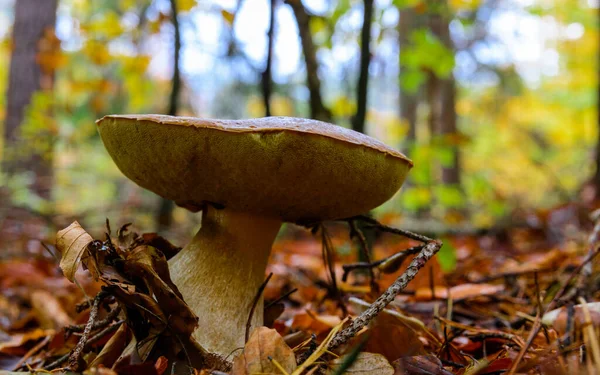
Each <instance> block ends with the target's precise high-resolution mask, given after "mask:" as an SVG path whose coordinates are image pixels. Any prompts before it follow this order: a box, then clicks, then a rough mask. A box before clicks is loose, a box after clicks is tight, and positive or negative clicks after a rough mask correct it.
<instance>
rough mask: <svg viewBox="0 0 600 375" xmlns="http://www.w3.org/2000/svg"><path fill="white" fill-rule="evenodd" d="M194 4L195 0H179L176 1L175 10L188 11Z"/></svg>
mask: <svg viewBox="0 0 600 375" xmlns="http://www.w3.org/2000/svg"><path fill="white" fill-rule="evenodd" d="M194 6H196V0H179V1H177V10H179V11H180V12H189V11H190V10H192V8H193V7H194Z"/></svg>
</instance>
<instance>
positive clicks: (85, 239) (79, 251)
mask: <svg viewBox="0 0 600 375" xmlns="http://www.w3.org/2000/svg"><path fill="white" fill-rule="evenodd" d="M93 240H94V239H93V238H92V236H90V235H89V234H88V232H86V231H85V230H84V229H83V228H82V227H81V225H79V223H78V222H76V221H74V222H73V223H71V225H69V226H68V227H66V228H65V229H63V230H61V231H59V232H58V233H57V234H56V248H57V249H58V251H60V253H61V254H62V258H61V259H60V269H62V271H63V273H64V275H65V277H66V278H67V279H69V281H71V282H73V280H74V279H75V272H76V271H77V268H78V267H79V263H80V260H81V256H82V255H83V253H84V252H85V250H86V249H87V247H88V245H89V244H90V243H91V242H92V241H93Z"/></svg>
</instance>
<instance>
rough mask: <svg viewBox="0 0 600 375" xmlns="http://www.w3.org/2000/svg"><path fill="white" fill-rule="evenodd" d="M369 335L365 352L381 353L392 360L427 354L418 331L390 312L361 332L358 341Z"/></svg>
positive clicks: (379, 317) (364, 348)
mask: <svg viewBox="0 0 600 375" xmlns="http://www.w3.org/2000/svg"><path fill="white" fill-rule="evenodd" d="M364 337H367V341H366V343H365V346H364V347H363V348H362V350H364V351H365V352H370V353H375V354H381V355H382V356H384V357H385V358H386V359H387V360H388V361H390V362H392V361H395V360H396V359H398V358H401V357H409V356H413V355H420V354H425V349H424V348H423V343H422V342H421V340H420V339H419V335H418V334H417V332H416V331H415V330H414V329H413V328H411V327H409V326H407V325H406V324H405V323H404V322H402V321H401V320H400V319H398V318H396V317H395V316H392V315H389V314H381V315H380V316H378V317H377V319H375V321H374V322H373V323H372V324H371V327H370V328H369V329H368V330H367V331H365V332H363V333H361V334H360V335H359V336H358V337H357V338H356V341H357V342H360V341H361V340H362V338H364Z"/></svg>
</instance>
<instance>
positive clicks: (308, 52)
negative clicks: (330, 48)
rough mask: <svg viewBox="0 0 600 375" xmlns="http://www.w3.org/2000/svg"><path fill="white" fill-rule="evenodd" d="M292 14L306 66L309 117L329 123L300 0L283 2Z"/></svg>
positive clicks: (315, 51) (308, 24) (308, 17)
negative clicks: (290, 9) (296, 25)
mask: <svg viewBox="0 0 600 375" xmlns="http://www.w3.org/2000/svg"><path fill="white" fill-rule="evenodd" d="M285 3H286V4H288V5H289V6H290V7H291V8H292V11H293V13H294V17H295V18H296V23H297V24H298V33H299V34H300V43H301V44H302V52H303V55H304V63H305V65H306V82H307V86H308V91H309V93H310V117H311V118H314V119H317V120H321V121H327V122H331V112H330V111H329V109H328V108H326V107H325V105H324V104H323V99H322V98H321V80H320V79H319V64H318V62H317V50H316V48H315V44H314V42H313V39H312V35H311V34H310V16H309V15H308V13H306V8H304V4H302V0H285Z"/></svg>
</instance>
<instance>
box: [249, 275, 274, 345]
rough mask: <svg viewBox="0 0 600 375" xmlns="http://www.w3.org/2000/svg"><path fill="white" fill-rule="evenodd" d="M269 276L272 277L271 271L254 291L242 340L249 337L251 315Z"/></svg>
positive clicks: (269, 278)
mask: <svg viewBox="0 0 600 375" xmlns="http://www.w3.org/2000/svg"><path fill="white" fill-rule="evenodd" d="M271 277H273V272H271V273H270V274H269V276H267V278H266V279H265V281H264V282H263V283H262V284H261V285H260V288H258V290H257V291H256V296H254V300H253V301H252V308H250V313H249V314H248V320H247V321H246V335H245V341H244V342H248V339H249V338H250V328H251V326H252V316H253V315H254V310H256V305H258V301H259V300H260V297H261V296H262V294H263V292H264V290H265V288H266V287H267V284H268V283H269V280H271Z"/></svg>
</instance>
